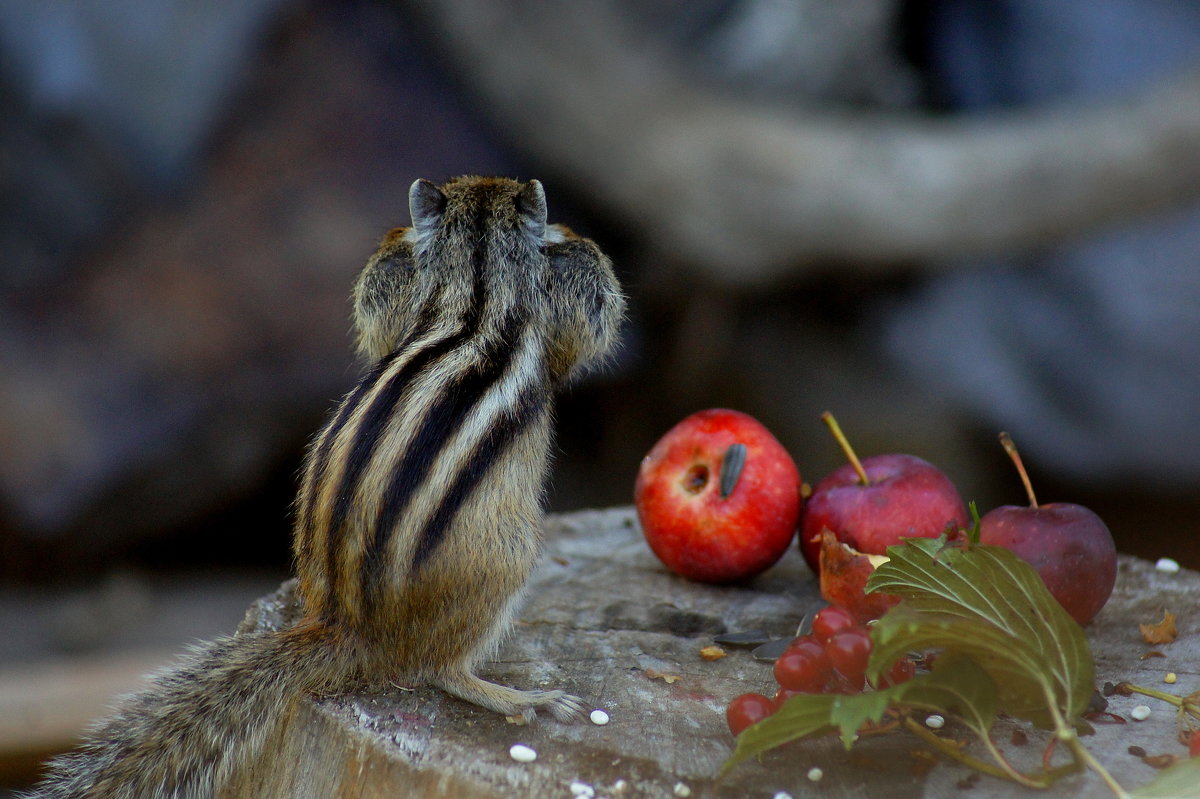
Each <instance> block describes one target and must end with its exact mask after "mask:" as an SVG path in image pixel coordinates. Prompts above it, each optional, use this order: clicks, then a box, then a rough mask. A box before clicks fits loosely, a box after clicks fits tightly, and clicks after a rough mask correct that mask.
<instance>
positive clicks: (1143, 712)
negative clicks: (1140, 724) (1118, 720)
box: [1129, 705, 1150, 721]
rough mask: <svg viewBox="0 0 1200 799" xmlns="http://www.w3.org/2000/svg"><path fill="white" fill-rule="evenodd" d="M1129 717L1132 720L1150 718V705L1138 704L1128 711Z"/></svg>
mask: <svg viewBox="0 0 1200 799" xmlns="http://www.w3.org/2000/svg"><path fill="white" fill-rule="evenodd" d="M1129 717H1130V718H1131V719H1133V720H1134V721H1145V720H1146V719H1148V718H1150V706H1149V705H1138V706H1137V707H1135V708H1134V709H1133V710H1131V711H1129Z"/></svg>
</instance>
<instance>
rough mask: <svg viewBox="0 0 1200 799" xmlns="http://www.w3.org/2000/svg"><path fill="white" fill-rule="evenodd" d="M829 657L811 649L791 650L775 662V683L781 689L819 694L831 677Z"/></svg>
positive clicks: (822, 652) (793, 648)
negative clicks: (827, 679) (826, 680)
mask: <svg viewBox="0 0 1200 799" xmlns="http://www.w3.org/2000/svg"><path fill="white" fill-rule="evenodd" d="M830 668H831V666H830V662H829V657H828V656H827V655H826V654H825V652H824V651H821V652H819V653H817V652H814V651H812V650H811V649H810V648H807V647H802V648H795V647H792V648H789V649H787V650H786V651H785V652H784V653H783V654H782V655H780V656H779V659H778V660H776V661H775V681H776V682H778V683H779V687H781V688H787V689H789V690H792V691H800V692H803V693H806V694H817V693H820V692H821V690H822V689H823V688H824V687H825V679H826V678H827V677H828V676H829V670H830Z"/></svg>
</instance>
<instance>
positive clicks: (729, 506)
mask: <svg viewBox="0 0 1200 799" xmlns="http://www.w3.org/2000/svg"><path fill="white" fill-rule="evenodd" d="M634 504H635V505H636V506H637V513H638V519H640V520H641V523H642V530H643V532H644V533H645V535H646V541H647V543H649V544H650V548H651V549H652V550H653V551H654V554H655V555H657V556H658V558H659V560H661V561H662V562H663V563H664V564H666V566H667V567H668V568H669V569H671V570H672V571H674V572H676V573H678V574H681V575H683V576H684V577H688V578H691V579H693V580H700V581H703V582H711V583H723V582H729V581H731V580H740V579H743V578H747V577H751V576H753V575H755V574H758V573H759V572H761V571H763V570H764V569H766V568H767V567H768V566H771V565H772V564H773V563H775V561H777V560H779V558H780V556H781V555H783V553H784V552H785V551H786V550H787V548H788V546H789V545H790V543H791V540H792V536H793V535H795V532H796V520H797V518H798V517H799V515H800V472H799V470H798V469H797V468H796V464H795V462H794V461H792V458H791V456H790V455H788V453H787V450H785V449H784V448H783V446H782V445H781V444H780V443H779V442H778V441H776V440H775V437H774V436H773V435H771V433H770V432H769V431H768V430H767V428H765V427H763V426H762V424H760V423H759V422H758V421H757V420H755V419H754V418H753V417H750V416H747V415H746V414H744V413H740V412H738V411H731V410H724V409H713V410H707V411H700V412H698V413H694V414H692V415H691V416H689V417H687V418H686V419H684V420H683V421H681V422H680V423H679V424H677V425H675V426H674V427H672V428H671V429H670V430H668V431H667V433H666V435H664V436H663V437H662V438H661V439H659V441H658V443H657V444H655V445H654V447H653V448H652V449H651V450H650V452H649V454H648V455H646V457H645V458H644V459H642V464H641V468H639V469H638V476H637V483H636V485H635V487H634Z"/></svg>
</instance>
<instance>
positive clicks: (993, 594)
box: [867, 539, 1095, 727]
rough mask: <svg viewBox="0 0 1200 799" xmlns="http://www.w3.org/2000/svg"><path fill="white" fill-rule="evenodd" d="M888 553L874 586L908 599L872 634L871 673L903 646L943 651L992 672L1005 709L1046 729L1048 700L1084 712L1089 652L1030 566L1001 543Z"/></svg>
mask: <svg viewBox="0 0 1200 799" xmlns="http://www.w3.org/2000/svg"><path fill="white" fill-rule="evenodd" d="M888 556H889V560H888V562H887V563H884V564H883V565H881V566H880V567H879V568H877V569H876V570H875V572H874V573H873V574H872V575H871V577H870V579H869V580H868V581H867V591H868V592H872V591H882V592H884V593H888V594H895V595H897V596H900V597H902V598H903V599H904V600H905V601H904V602H902V603H901V604H900V605H898V606H896V607H895V608H893V609H892V610H890V611H888V613H887V614H885V615H884V616H883V618H881V619H880V620H879V621H878V622H877V623H876V625H875V627H874V629H873V630H872V633H871V638H872V641H873V642H874V649H873V651H872V653H871V663H870V668H869V669H868V672H869V673H870V674H872V675H877V674H878V673H879V672H880V671H882V670H883V669H884V668H886V667H887V665H888V664H890V663H891V662H893V661H894V660H895V659H896V658H897V657H899V656H901V655H903V654H904V653H905V652H909V651H925V650H929V649H941V650H943V651H944V652H948V653H959V654H963V655H966V656H968V657H970V658H971V659H972V660H973V661H974V662H975V663H977V664H978V665H979V666H980V667H981V668H982V669H983V670H984V671H985V672H987V674H988V676H989V677H990V678H991V679H992V681H993V682H994V683H995V687H996V691H997V695H998V698H999V707H1000V709H1002V710H1004V711H1006V712H1008V713H1010V714H1012V715H1014V716H1017V717H1019V718H1024V719H1028V720H1029V721H1032V722H1033V723H1035V724H1037V725H1039V726H1041V727H1051V726H1053V725H1052V717H1051V715H1050V713H1049V711H1048V710H1047V703H1048V702H1053V703H1054V705H1055V706H1056V707H1057V708H1059V710H1060V712H1061V713H1062V714H1063V715H1064V717H1066V718H1067V719H1068V720H1070V721H1072V722H1074V721H1076V720H1077V719H1078V718H1079V716H1080V715H1081V714H1082V713H1083V711H1084V709H1085V708H1086V707H1087V703H1088V700H1089V699H1090V697H1091V694H1092V690H1093V682H1094V676H1095V675H1094V665H1093V662H1092V656H1091V652H1090V651H1089V650H1088V647H1087V640H1086V639H1085V638H1084V635H1083V630H1082V629H1081V628H1080V627H1079V625H1078V624H1076V623H1075V621H1074V620H1073V619H1072V618H1071V617H1070V616H1068V615H1067V613H1066V611H1065V610H1063V608H1062V606H1061V605H1059V604H1058V602H1057V601H1056V600H1055V599H1054V597H1052V596H1051V595H1050V592H1049V591H1047V590H1046V586H1045V585H1044V584H1043V583H1042V580H1041V578H1040V577H1039V576H1038V574H1037V572H1035V571H1034V570H1033V568H1032V567H1031V566H1029V565H1028V564H1027V563H1025V562H1024V561H1022V560H1021V559H1020V558H1018V557H1017V556H1016V555H1014V554H1013V553H1012V552H1010V551H1009V550H1007V549H1003V548H1001V547H988V546H975V547H971V548H969V549H960V548H957V547H949V546H945V545H944V543H941V544H939V542H938V541H936V540H922V539H910V540H909V541H908V542H906V543H905V544H903V545H901V546H896V547H889V548H888Z"/></svg>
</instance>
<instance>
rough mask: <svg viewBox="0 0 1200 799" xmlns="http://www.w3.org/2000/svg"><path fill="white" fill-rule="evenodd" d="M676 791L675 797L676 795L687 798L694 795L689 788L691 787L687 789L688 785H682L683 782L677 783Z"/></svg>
mask: <svg viewBox="0 0 1200 799" xmlns="http://www.w3.org/2000/svg"><path fill="white" fill-rule="evenodd" d="M674 790H675V795H676V796H681V797H685V796H691V795H692V789H691V788H689V787H687V785H686V784H685V783H682V782H677V783H675V788H674Z"/></svg>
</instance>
